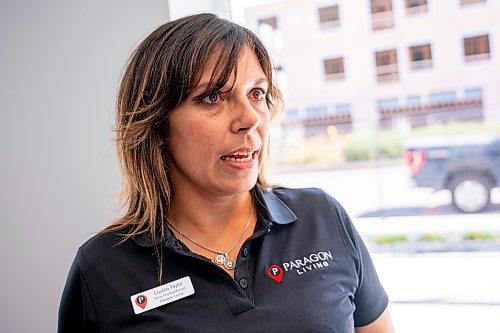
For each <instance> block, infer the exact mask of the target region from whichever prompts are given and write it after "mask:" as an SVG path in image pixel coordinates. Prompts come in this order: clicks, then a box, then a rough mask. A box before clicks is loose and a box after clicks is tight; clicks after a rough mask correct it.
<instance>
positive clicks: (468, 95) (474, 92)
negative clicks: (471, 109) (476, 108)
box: [464, 87, 483, 100]
mask: <svg viewBox="0 0 500 333" xmlns="http://www.w3.org/2000/svg"><path fill="white" fill-rule="evenodd" d="M482 98H483V89H481V88H480V87H477V88H468V89H465V91H464V99H466V100H471V99H482Z"/></svg>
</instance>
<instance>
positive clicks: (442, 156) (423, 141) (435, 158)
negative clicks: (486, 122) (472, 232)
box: [404, 133, 500, 213]
mask: <svg viewBox="0 0 500 333" xmlns="http://www.w3.org/2000/svg"><path fill="white" fill-rule="evenodd" d="M404 146H405V151H406V153H405V157H406V161H407V163H408V165H409V167H410V171H411V174H412V178H413V180H414V181H415V183H416V185H417V186H419V187H432V188H435V189H448V190H450V191H451V193H452V198H453V204H454V205H455V207H456V208H458V209H459V210H461V211H463V212H465V213H475V212H479V211H481V210H483V209H484V208H486V206H487V205H488V204H489V203H490V198H491V190H492V188H494V187H499V186H500V134H489V133H485V134H474V135H453V136H447V137H432V138H419V139H412V140H408V141H406V142H405V144H404Z"/></svg>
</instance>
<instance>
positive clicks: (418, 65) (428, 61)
mask: <svg viewBox="0 0 500 333" xmlns="http://www.w3.org/2000/svg"><path fill="white" fill-rule="evenodd" d="M419 48H420V49H422V51H421V53H422V54H423V59H421V60H415V59H414V55H415V54H416V50H417V49H419ZM426 55H428V58H426ZM408 58H409V61H410V68H411V69H412V70H420V69H426V68H432V46H431V43H426V44H418V45H412V46H408Z"/></svg>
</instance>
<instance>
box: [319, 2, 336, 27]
mask: <svg viewBox="0 0 500 333" xmlns="http://www.w3.org/2000/svg"><path fill="white" fill-rule="evenodd" d="M333 9H335V11H336V19H334V20H327V21H326V20H325V21H322V17H323V18H325V16H328V14H329V13H325V12H326V11H328V10H333ZM322 12H323V13H325V14H324V16H322ZM334 16H335V15H334ZM318 20H319V26H320V28H321V29H331V28H337V27H339V26H340V10H339V5H338V4H335V5H331V6H325V7H320V8H318Z"/></svg>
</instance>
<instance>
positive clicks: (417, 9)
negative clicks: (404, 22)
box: [405, 0, 427, 14]
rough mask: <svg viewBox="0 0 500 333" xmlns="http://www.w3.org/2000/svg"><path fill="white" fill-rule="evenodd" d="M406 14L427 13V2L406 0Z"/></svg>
mask: <svg viewBox="0 0 500 333" xmlns="http://www.w3.org/2000/svg"><path fill="white" fill-rule="evenodd" d="M405 3H406V14H416V13H423V12H426V11H427V0H405Z"/></svg>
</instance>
